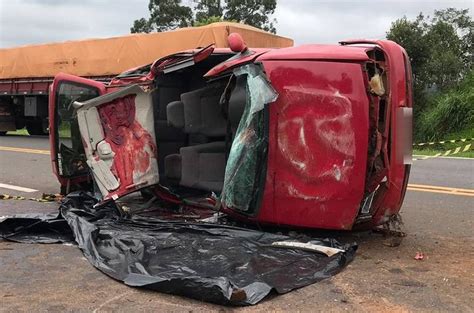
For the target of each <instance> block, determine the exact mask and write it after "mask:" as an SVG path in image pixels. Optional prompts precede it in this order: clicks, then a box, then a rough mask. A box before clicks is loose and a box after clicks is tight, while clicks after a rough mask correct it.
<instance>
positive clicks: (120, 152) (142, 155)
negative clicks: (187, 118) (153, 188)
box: [98, 95, 157, 198]
mask: <svg viewBox="0 0 474 313" xmlns="http://www.w3.org/2000/svg"><path fill="white" fill-rule="evenodd" d="M98 110H99V114H100V118H101V122H102V127H103V128H104V132H105V141H107V142H108V143H109V144H110V146H111V148H112V151H113V152H114V153H115V156H114V161H113V164H112V168H111V171H112V173H114V175H115V176H116V177H117V178H118V179H119V181H120V187H119V188H118V189H117V190H115V191H114V192H113V193H111V194H110V195H109V196H108V197H107V198H110V197H111V196H112V195H114V194H116V195H122V194H124V193H126V192H127V191H128V189H130V186H133V185H134V184H135V179H134V177H135V176H138V175H140V174H143V173H145V172H146V171H147V170H148V169H149V168H150V162H151V158H152V157H154V158H156V155H157V148H156V144H155V142H154V140H153V138H152V137H151V135H150V134H149V133H148V131H146V130H145V129H144V128H143V127H142V125H140V123H139V122H138V121H137V120H136V119H135V95H128V96H125V97H123V98H119V99H115V100H113V101H112V102H109V103H107V104H105V105H102V106H100V107H99V108H98ZM127 187H129V188H127Z"/></svg>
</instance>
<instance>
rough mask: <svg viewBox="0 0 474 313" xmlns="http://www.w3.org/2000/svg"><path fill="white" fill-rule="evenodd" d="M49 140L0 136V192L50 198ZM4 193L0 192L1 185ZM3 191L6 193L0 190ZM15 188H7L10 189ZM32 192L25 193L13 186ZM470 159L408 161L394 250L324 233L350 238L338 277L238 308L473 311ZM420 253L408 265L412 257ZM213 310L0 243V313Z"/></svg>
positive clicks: (9, 205) (68, 259)
mask: <svg viewBox="0 0 474 313" xmlns="http://www.w3.org/2000/svg"><path fill="white" fill-rule="evenodd" d="M48 149H49V143H48V140H47V138H42V137H26V136H5V137H0V194H5V193H7V194H11V195H23V196H26V197H37V196H40V195H41V193H42V192H46V193H56V192H58V191H59V184H58V183H57V182H56V180H55V177H54V176H53V175H52V173H51V165H50V161H49V159H50V157H49V155H48V154H47V150H48ZM1 184H7V185H6V186H7V187H8V186H9V187H8V188H5V185H1ZM1 186H3V187H1ZM11 186H13V187H11ZM15 187H20V189H21V188H29V189H32V190H34V191H32V190H30V192H24V191H20V190H15V189H11V188H15ZM473 189H474V160H469V159H441V158H437V159H428V160H416V161H414V164H413V167H412V172H411V177H410V188H409V191H408V192H407V196H406V199H405V202H404V205H403V208H402V211H401V213H402V217H403V220H404V223H405V225H404V227H405V231H406V233H407V237H406V238H404V240H403V242H402V244H401V245H400V246H398V247H388V246H387V245H386V244H385V243H386V239H385V238H383V237H382V236H380V235H378V234H374V233H371V232H364V233H336V234H328V233H324V232H323V233H321V234H320V235H321V236H328V235H335V236H336V237H338V238H339V240H341V241H357V242H358V243H359V250H358V252H357V256H356V259H355V260H354V262H353V263H352V264H350V265H349V266H348V268H347V269H346V270H344V271H343V272H342V273H340V274H338V275H336V276H335V277H333V278H331V279H328V280H326V281H323V282H321V283H317V284H314V285H311V286H308V287H305V288H302V289H299V290H296V291H293V292H290V293H288V294H286V295H283V296H279V297H275V298H273V299H270V300H267V301H264V302H263V303H262V304H260V305H258V306H256V307H252V308H244V309H241V310H243V311H247V310H255V309H256V310H261V311H268V310H271V311H274V310H276V311H287V310H293V311H294V310H299V311H323V310H326V311H327V310H329V311H347V310H349V311H369V312H370V311H371V312H380V311H453V312H455V311H458V312H463V311H464V312H465V311H472V310H473V309H472V303H474V296H473V293H472V289H473V287H474V273H473V272H472V269H473V268H474V244H473V240H472V238H474V197H473ZM55 208H56V204H54V203H53V204H51V203H37V202H33V201H27V200H26V201H18V200H8V201H0V216H2V215H7V214H14V213H26V212H38V211H51V210H54V209H55ZM418 251H421V252H423V253H424V254H425V259H424V260H423V261H416V260H414V255H415V254H416V252H418ZM94 309H97V311H116V310H118V311H156V310H157V309H158V310H166V311H184V310H187V311H191V310H192V311H220V310H223V309H226V308H222V307H219V306H215V305H210V304H204V303H200V302H198V301H194V300H189V299H185V298H181V297H177V296H171V295H165V294H159V293H155V292H149V291H143V290H138V289H133V288H129V287H126V286H124V285H122V284H120V283H118V282H115V281H113V280H112V279H110V278H108V277H106V276H104V275H102V274H101V273H99V272H98V271H96V270H94V268H93V267H92V266H91V265H90V264H88V263H87V262H86V261H85V259H84V258H83V257H82V255H81V252H80V251H79V250H78V249H77V248H75V247H69V246H64V245H22V244H16V243H10V242H6V241H0V311H71V310H72V311H76V310H84V311H93V310H94Z"/></svg>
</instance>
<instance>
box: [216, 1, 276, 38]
mask: <svg viewBox="0 0 474 313" xmlns="http://www.w3.org/2000/svg"><path fill="white" fill-rule="evenodd" d="M225 4H226V12H225V15H224V18H225V19H227V20H236V21H239V22H243V23H245V24H248V25H252V26H255V27H258V28H261V29H263V30H266V31H269V32H271V33H276V29H275V25H274V23H276V20H275V19H273V20H272V21H270V19H269V15H271V14H273V13H275V8H276V0H225Z"/></svg>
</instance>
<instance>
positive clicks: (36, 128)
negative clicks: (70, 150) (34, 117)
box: [26, 121, 48, 136]
mask: <svg viewBox="0 0 474 313" xmlns="http://www.w3.org/2000/svg"><path fill="white" fill-rule="evenodd" d="M26 130H27V131H28V134H30V135H33V136H46V135H48V132H47V130H46V129H44V127H43V122H42V121H35V122H28V123H27V124H26Z"/></svg>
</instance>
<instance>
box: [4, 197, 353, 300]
mask: <svg viewBox="0 0 474 313" xmlns="http://www.w3.org/2000/svg"><path fill="white" fill-rule="evenodd" d="M96 203H97V200H96V199H94V198H92V197H91V196H90V195H88V194H86V193H71V194H69V195H68V196H67V197H66V198H65V199H64V201H63V202H62V204H61V207H60V214H59V216H58V215H51V214H49V215H47V214H29V215H21V216H20V215H19V216H16V217H12V218H6V219H4V220H3V221H1V220H0V237H2V238H5V239H8V240H13V241H18V242H26V243H36V242H41V243H60V242H71V241H74V240H75V241H76V242H77V244H78V247H79V248H80V249H81V250H82V252H83V253H84V256H85V257H86V258H87V259H88V260H89V262H90V263H91V264H92V265H94V266H95V267H96V268H97V269H99V270H100V271H102V272H103V273H105V274H106V275H108V276H110V277H112V278H114V279H116V280H119V281H122V282H123V283H125V284H126V285H129V286H134V287H144V288H147V289H152V290H156V291H160V292H165V293H172V294H178V295H182V296H186V297H190V298H195V299H198V300H200V301H208V302H214V303H218V304H224V305H252V304H256V303H258V302H259V301H261V300H262V299H264V298H266V297H267V296H268V295H269V294H270V293H271V292H272V291H276V292H277V293H279V294H283V293H287V292H289V291H291V290H293V289H296V288H300V287H304V286H307V285H309V284H313V283H315V282H318V281H321V280H323V279H326V278H329V277H331V276H333V275H335V274H337V273H338V272H339V271H341V270H342V269H343V268H344V267H345V266H346V265H347V264H348V263H349V262H351V261H352V259H353V258H354V254H355V251H356V249H357V245H356V244H354V243H352V244H345V245H342V244H339V243H338V242H336V241H335V240H333V239H322V240H318V239H314V238H308V237H307V239H306V240H303V241H306V242H305V243H307V244H306V245H303V248H300V246H302V245H301V242H303V241H302V240H301V239H298V240H296V239H295V238H290V237H288V236H284V235H280V234H275V233H269V232H262V231H257V230H251V229H246V228H239V227H233V226H226V225H222V224H221V225H219V224H212V223H204V222H189V221H187V222H184V221H169V220H164V219H162V217H161V216H160V219H157V218H156V217H150V216H145V215H138V214H134V215H133V216H132V217H128V216H121V215H120V214H119V210H118V209H117V207H116V205H115V203H114V202H108V203H106V204H104V205H102V206H100V207H97V206H95V204H96ZM188 220H189V219H188ZM300 238H301V237H300ZM282 245H283V247H282ZM288 245H290V246H288ZM321 246H323V247H322V248H323V250H325V249H324V247H329V248H335V249H328V250H329V251H333V252H334V254H332V255H331V256H327V255H326V254H324V253H319V252H317V251H316V250H315V249H313V248H314V247H318V249H319V248H320V247H321ZM308 247H310V248H311V249H308ZM337 249H339V250H337Z"/></svg>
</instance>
